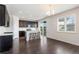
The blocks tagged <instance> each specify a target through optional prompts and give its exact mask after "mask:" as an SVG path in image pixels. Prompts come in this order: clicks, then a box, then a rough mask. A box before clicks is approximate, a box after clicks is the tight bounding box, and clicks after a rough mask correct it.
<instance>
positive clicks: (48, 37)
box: [47, 37, 79, 47]
mask: <svg viewBox="0 0 79 59" xmlns="http://www.w3.org/2000/svg"><path fill="white" fill-rule="evenodd" d="M47 39H51V40H55V41H59V42H63V43H67V44H71V45H74V46H78V47H79V45H77V44H72V43H69V42H65V41H60V40H57V39H53V38H49V37H47Z"/></svg>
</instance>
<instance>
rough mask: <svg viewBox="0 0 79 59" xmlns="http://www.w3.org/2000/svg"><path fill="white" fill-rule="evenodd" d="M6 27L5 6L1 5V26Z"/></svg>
mask: <svg viewBox="0 0 79 59" xmlns="http://www.w3.org/2000/svg"><path fill="white" fill-rule="evenodd" d="M3 25H5V5H0V26H3Z"/></svg>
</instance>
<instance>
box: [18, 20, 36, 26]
mask: <svg viewBox="0 0 79 59" xmlns="http://www.w3.org/2000/svg"><path fill="white" fill-rule="evenodd" d="M28 25H30V26H31V27H38V22H36V21H24V20H20V21H19V27H28Z"/></svg>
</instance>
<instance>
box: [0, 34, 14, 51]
mask: <svg viewBox="0 0 79 59" xmlns="http://www.w3.org/2000/svg"><path fill="white" fill-rule="evenodd" d="M12 45H13V36H12V35H6V36H0V52H3V51H8V50H9V49H11V48H12Z"/></svg>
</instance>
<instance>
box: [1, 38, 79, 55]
mask: <svg viewBox="0 0 79 59" xmlns="http://www.w3.org/2000/svg"><path fill="white" fill-rule="evenodd" d="M12 53H14V51H12V49H11V50H9V51H6V52H2V54H12ZM78 53H79V46H75V45H72V44H68V43H64V42H60V41H57V40H53V39H47V41H46V42H45V44H44V42H41V40H40V39H37V40H31V41H30V42H28V43H27V42H25V40H24V39H21V40H20V45H19V52H18V53H17V54H78Z"/></svg>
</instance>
